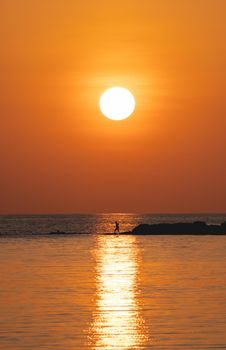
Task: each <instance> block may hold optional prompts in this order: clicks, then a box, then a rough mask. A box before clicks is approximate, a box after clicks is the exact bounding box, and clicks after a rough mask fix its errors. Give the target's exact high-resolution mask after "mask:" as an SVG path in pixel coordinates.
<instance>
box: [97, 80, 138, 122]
mask: <svg viewBox="0 0 226 350" xmlns="http://www.w3.org/2000/svg"><path fill="white" fill-rule="evenodd" d="M135 104H136V103H135V99H134V96H133V95H132V93H131V92H130V91H129V90H128V89H125V88H123V87H112V88H110V89H108V90H106V91H105V92H104V93H103V94H102V95H101V98H100V110H101V112H102V113H103V114H104V115H105V117H107V118H109V119H112V120H123V119H126V118H128V117H129V116H130V115H131V114H132V113H133V112H134V109H135Z"/></svg>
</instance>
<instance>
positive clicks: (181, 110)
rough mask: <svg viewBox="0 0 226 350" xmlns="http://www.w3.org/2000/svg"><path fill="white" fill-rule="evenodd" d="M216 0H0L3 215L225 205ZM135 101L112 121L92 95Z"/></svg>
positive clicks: (225, 28)
mask: <svg viewBox="0 0 226 350" xmlns="http://www.w3.org/2000/svg"><path fill="white" fill-rule="evenodd" d="M225 13H226V2H225V1H224V0H215V1H212V0H199V1H197V0H184V1H181V0H174V1H168V0H159V1H153V0H139V1H138V0H125V1H119V0H114V1H113V0H109V1H107V2H106V1H104V0H93V1H82V0H77V1H74V0H65V1H60V0H45V1H44V0H34V1H30V0H20V1H18V0H11V1H6V0H3V1H1V4H0V22H1V38H2V40H1V52H2V54H1V56H0V69H1V82H0V121H1V128H0V160H1V176H0V193H1V201H0V213H17V212H20V213H24V212H29V213H37V212H44V213H46V212H48V213H49V212H102V211H106V212H108V211H110V212H112V211H116V212H121V211H126V212H133V211H141V212H194V211H198V212H200V211H202V212H203V211H221V212H222V211H225V210H226V187H225V178H226V147H225V128H226V118H225V115H226V102H225V101H226V98H225V83H226V66H225V62H226V50H225V46H226V45H225V36H226V22H225ZM112 86H124V87H127V88H128V89H129V90H130V91H132V93H133V94H134V96H135V98H136V110H135V112H134V113H133V115H132V117H131V118H128V119H126V120H124V121H121V122H120V123H115V122H114V121H111V120H108V119H107V118H105V117H104V116H103V115H102V113H101V112H100V109H99V98H100V96H101V94H102V93H103V92H104V91H105V90H106V89H108V88H109V87H112Z"/></svg>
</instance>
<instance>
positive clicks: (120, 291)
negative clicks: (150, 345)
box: [92, 236, 146, 350]
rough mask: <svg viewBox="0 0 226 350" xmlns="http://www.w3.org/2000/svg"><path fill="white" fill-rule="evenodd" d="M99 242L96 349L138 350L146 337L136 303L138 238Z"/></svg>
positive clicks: (105, 239)
mask: <svg viewBox="0 0 226 350" xmlns="http://www.w3.org/2000/svg"><path fill="white" fill-rule="evenodd" d="M97 240H98V242H97V249H96V260H97V267H96V283H97V300H96V310H95V313H94V322H93V325H92V345H93V349H95V350H97V349H100V348H101V349H105V350H110V349H139V348H140V347H141V346H142V345H143V346H144V344H145V341H146V335H145V326H144V321H143V319H142V317H141V315H140V312H139V305H138V301H137V300H138V298H137V297H138V286H137V280H138V247H137V245H136V237H132V236H129V237H128V236H127V237H126V240H125V237H122V236H99V237H98V238H97ZM143 346H142V348H143Z"/></svg>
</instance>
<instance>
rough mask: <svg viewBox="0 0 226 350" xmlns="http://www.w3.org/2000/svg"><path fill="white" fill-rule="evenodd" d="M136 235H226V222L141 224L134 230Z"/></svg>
mask: <svg viewBox="0 0 226 350" xmlns="http://www.w3.org/2000/svg"><path fill="white" fill-rule="evenodd" d="M132 234H134V235H226V222H223V223H222V224H220V225H208V224H206V223H205V222H203V221H197V222H191V223H185V222H178V223H173V224H170V223H164V224H163V223H162V224H161V223H160V224H150V225H149V224H141V225H139V226H136V227H135V228H134V229H133V230H132Z"/></svg>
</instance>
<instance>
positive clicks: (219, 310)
mask: <svg viewBox="0 0 226 350" xmlns="http://www.w3.org/2000/svg"><path fill="white" fill-rule="evenodd" d="M116 220H117V221H118V222H119V224H120V231H122V232H123V231H131V230H132V229H133V228H134V227H135V226H137V225H138V224H140V223H150V224H151V223H160V222H171V223H173V222H194V221H205V222H207V223H209V224H220V223H222V222H224V221H226V214H195V215H193V214H189V215H188V214H186V215H181V214H180V215H179V214H178V215H165V214H164V215H163V214H161V215H160V214H158V215H157V214H155V215H154V214H133V213H130V214H128V213H127V214H124V213H114V214H92V215H88V214H76V215H73V214H71V215H2V216H0V349H1V350H22V349H29V350H31V349H45V350H55V349H56V350H62V349H64V350H72V349H73V350H79V349H87V350H88V349H89V350H136V349H137V350H140V349H150V350H183V349H186V350H188V349H194V350H201V349H202V350H208V349H226V236H192V235H191V236H183V235H182V236H174V235H171V236H133V235H125V236H123V235H105V233H113V232H114V228H115V221H116ZM55 231H61V232H65V234H61V235H51V234H49V233H51V232H55ZM67 233H82V234H75V235H71V234H70V235H68V234H67Z"/></svg>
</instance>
